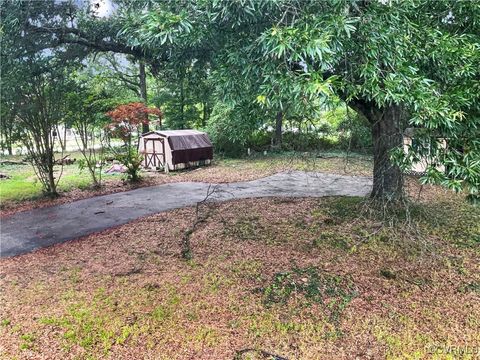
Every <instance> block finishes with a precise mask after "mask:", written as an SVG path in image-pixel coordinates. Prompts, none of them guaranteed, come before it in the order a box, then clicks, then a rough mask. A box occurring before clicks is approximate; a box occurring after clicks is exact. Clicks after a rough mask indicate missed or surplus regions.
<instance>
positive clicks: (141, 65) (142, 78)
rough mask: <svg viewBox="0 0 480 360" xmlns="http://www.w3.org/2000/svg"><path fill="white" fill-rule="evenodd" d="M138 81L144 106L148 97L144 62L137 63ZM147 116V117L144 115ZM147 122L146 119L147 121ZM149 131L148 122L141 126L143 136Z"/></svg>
mask: <svg viewBox="0 0 480 360" xmlns="http://www.w3.org/2000/svg"><path fill="white" fill-rule="evenodd" d="M138 77H139V80H140V96H141V98H142V100H143V102H144V104H145V105H147V101H148V97H147V74H146V72H145V61H143V60H140V61H139V75H138ZM145 116H147V115H145ZM147 120H148V119H147ZM149 131H150V126H149V124H148V122H145V123H144V124H143V125H142V133H143V134H145V133H147V132H149Z"/></svg>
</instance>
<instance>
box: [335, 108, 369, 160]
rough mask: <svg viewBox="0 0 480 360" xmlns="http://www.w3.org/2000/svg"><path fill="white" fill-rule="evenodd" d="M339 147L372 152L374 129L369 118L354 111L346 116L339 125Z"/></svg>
mask: <svg viewBox="0 0 480 360" xmlns="http://www.w3.org/2000/svg"><path fill="white" fill-rule="evenodd" d="M338 132H339V147H340V148H341V149H343V150H356V151H367V152H370V151H371V150H372V148H373V142H372V131H371V127H370V124H369V123H368V120H367V119H366V118H365V117H363V116H360V115H358V114H355V113H353V114H352V117H351V118H345V119H344V120H343V121H342V122H341V123H340V124H339V127H338Z"/></svg>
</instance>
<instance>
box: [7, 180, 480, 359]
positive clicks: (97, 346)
mask: <svg viewBox="0 0 480 360" xmlns="http://www.w3.org/2000/svg"><path fill="white" fill-rule="evenodd" d="M414 190H415V192H416V191H417V190H419V188H416V189H414ZM196 220H200V221H199V222H198V225H197V226H196V228H195V231H193V232H192V233H191V235H190V238H189V239H190V246H191V254H192V259H191V260H185V259H183V258H182V256H181V254H182V250H184V239H185V234H186V233H190V232H189V230H191V226H192V224H193V223H194V222H195V221H196ZM0 284H1V299H0V301H1V302H0V308H1V315H0V317H1V320H0V338H1V341H0V357H1V358H5V359H139V358H142V359H267V358H269V354H275V355H278V356H281V357H283V358H286V359H355V358H356V359H383V358H389V359H425V358H427V359H428V358H433V359H474V358H476V357H478V356H479V353H478V352H479V351H480V350H479V346H480V332H479V329H480V209H478V208H474V207H472V206H471V205H468V204H466V203H465V202H464V201H463V199H462V198H461V197H460V196H455V195H452V194H451V193H446V192H444V191H442V190H438V189H435V188H427V189H423V191H422V192H420V193H419V196H418V199H417V201H415V202H414V203H410V204H409V205H408V206H407V207H400V208H398V209H394V210H387V211H384V209H382V208H379V207H375V206H373V204H371V203H366V202H365V200H364V199H361V198H348V197H331V198H322V199H248V200H238V201H231V202H226V203H221V204H206V205H203V206H201V207H199V209H198V213H197V212H196V210H195V209H194V208H186V209H180V210H175V211H171V212H167V213H162V214H157V215H154V216H149V217H146V218H144V219H140V220H138V221H135V222H133V223H130V224H127V225H123V226H120V227H118V228H113V229H110V230H107V231H103V232H101V233H98V234H94V235H91V236H87V237H84V238H81V239H78V240H75V241H70V242H67V243H64V244H60V245H56V246H54V247H51V248H47V249H43V250H40V251H37V252H35V253H31V254H27V255H22V256H18V257H14V258H8V259H3V260H2V261H1V277H0Z"/></svg>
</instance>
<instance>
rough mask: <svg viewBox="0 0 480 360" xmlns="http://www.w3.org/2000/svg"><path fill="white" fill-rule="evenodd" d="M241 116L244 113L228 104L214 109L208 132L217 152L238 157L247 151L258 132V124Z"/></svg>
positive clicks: (208, 124)
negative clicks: (256, 131) (248, 145)
mask: <svg viewBox="0 0 480 360" xmlns="http://www.w3.org/2000/svg"><path fill="white" fill-rule="evenodd" d="M241 114H242V111H239V110H238V109H236V108H235V107H233V106H228V105H226V104H218V105H216V106H215V107H214V109H213V112H212V115H211V116H210V119H209V121H208V123H207V128H206V131H207V133H208V134H209V135H210V139H211V140H212V143H213V145H214V147H215V150H216V151H217V152H220V153H224V154H225V155H228V156H238V155H240V154H242V153H243V152H244V151H245V149H246V147H247V144H249V141H250V139H251V136H252V134H253V133H254V132H255V130H256V124H255V121H252V120H251V119H248V118H244V117H242V116H241Z"/></svg>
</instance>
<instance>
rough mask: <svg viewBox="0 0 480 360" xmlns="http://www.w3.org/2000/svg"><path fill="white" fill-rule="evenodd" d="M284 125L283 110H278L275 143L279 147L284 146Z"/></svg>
mask: <svg viewBox="0 0 480 360" xmlns="http://www.w3.org/2000/svg"><path fill="white" fill-rule="evenodd" d="M282 127H283V112H281V111H279V112H277V116H276V118H275V138H274V145H275V147H277V148H281V147H282Z"/></svg>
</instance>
